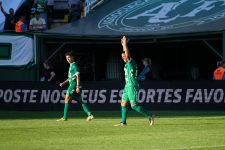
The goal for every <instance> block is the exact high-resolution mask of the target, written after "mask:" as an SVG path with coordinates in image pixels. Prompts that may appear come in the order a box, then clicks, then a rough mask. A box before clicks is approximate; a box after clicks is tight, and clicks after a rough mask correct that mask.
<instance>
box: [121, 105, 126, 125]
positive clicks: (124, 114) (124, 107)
mask: <svg viewBox="0 0 225 150" xmlns="http://www.w3.org/2000/svg"><path fill="white" fill-rule="evenodd" d="M121 111H122V123H123V124H126V120H127V107H126V106H121Z"/></svg>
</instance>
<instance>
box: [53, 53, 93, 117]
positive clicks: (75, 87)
mask: <svg viewBox="0 0 225 150" xmlns="http://www.w3.org/2000/svg"><path fill="white" fill-rule="evenodd" d="M65 56H66V60H67V62H68V63H69V64H70V68H69V72H68V79H67V80H65V81H64V82H62V83H60V84H59V86H61V87H63V86H64V85H65V84H67V83H69V87H68V89H67V91H66V97H65V106H64V115H63V117H62V118H60V119H58V120H56V121H66V120H67V116H68V110H69V103H70V102H71V101H72V100H76V101H77V102H78V103H79V104H81V106H82V108H83V110H84V112H85V113H86V114H87V116H88V117H87V119H86V121H91V120H92V119H93V118H94V116H93V115H92V114H91V112H90V111H89V110H88V107H87V106H86V104H84V103H83V102H82V98H81V89H80V88H81V86H80V72H79V68H78V66H77V64H76V62H75V60H74V56H73V52H72V51H71V52H67V53H66V54H65Z"/></svg>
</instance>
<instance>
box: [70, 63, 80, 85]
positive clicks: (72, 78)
mask: <svg viewBox="0 0 225 150" xmlns="http://www.w3.org/2000/svg"><path fill="white" fill-rule="evenodd" d="M78 73H80V71H79V68H78V66H77V64H76V62H73V63H71V64H70V68H69V72H68V79H69V82H77V80H76V75H77V74H78Z"/></svg>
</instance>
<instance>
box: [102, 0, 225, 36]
mask: <svg viewBox="0 0 225 150" xmlns="http://www.w3.org/2000/svg"><path fill="white" fill-rule="evenodd" d="M224 17H225V0H136V1H134V2H132V3H129V4H127V5H125V6H123V7H121V8H119V9H117V10H115V11H113V12H112V13H110V14H109V15H107V16H105V17H104V18H103V19H102V20H101V21H100V22H99V23H98V27H99V28H108V29H110V30H114V31H123V32H146V31H163V30H171V29H177V28H183V27H189V26H193V25H197V26H198V25H202V24H206V23H209V22H212V21H215V20H218V19H221V18H224Z"/></svg>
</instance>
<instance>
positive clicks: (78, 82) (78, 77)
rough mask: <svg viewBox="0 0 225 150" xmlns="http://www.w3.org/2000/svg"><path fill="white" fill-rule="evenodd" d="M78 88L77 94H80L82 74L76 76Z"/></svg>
mask: <svg viewBox="0 0 225 150" xmlns="http://www.w3.org/2000/svg"><path fill="white" fill-rule="evenodd" d="M76 80H77V86H76V93H80V73H78V74H76Z"/></svg>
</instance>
